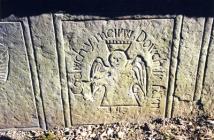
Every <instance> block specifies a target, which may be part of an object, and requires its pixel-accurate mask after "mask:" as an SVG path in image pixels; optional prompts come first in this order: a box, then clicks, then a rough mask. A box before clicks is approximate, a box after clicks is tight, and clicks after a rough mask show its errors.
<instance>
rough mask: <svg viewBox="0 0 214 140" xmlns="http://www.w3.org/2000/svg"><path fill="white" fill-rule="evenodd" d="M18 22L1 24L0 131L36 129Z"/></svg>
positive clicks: (22, 41)
mask: <svg viewBox="0 0 214 140" xmlns="http://www.w3.org/2000/svg"><path fill="white" fill-rule="evenodd" d="M27 56H28V54H27V52H26V46H25V41H24V36H23V29H22V26H21V23H18V22H16V23H14V22H7V23H2V22H1V23H0V120H1V121H0V128H10V127H23V126H25V127H38V126H39V122H38V118H37V111H36V107H35V101H34V95H33V87H32V81H31V80H32V79H31V78H32V77H31V72H30V67H29V61H28V57H27Z"/></svg>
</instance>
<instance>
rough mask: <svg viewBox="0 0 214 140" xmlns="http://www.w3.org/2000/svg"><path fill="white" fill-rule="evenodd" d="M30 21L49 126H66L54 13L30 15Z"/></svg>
mask: <svg viewBox="0 0 214 140" xmlns="http://www.w3.org/2000/svg"><path fill="white" fill-rule="evenodd" d="M29 22H30V29H31V36H32V40H33V46H34V53H35V59H36V65H37V72H38V79H39V84H40V89H41V94H42V98H43V102H44V103H43V104H44V113H45V116H46V123H47V128H52V127H54V126H64V119H63V117H62V116H63V107H62V100H61V86H60V78H59V68H58V56H57V49H56V41H55V35H54V27H53V18H52V15H50V14H43V15H40V16H34V17H30V20H29Z"/></svg>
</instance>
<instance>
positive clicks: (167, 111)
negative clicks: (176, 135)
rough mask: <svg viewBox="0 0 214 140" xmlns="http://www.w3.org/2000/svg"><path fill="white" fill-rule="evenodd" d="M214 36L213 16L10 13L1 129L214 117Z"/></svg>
mask: <svg viewBox="0 0 214 140" xmlns="http://www.w3.org/2000/svg"><path fill="white" fill-rule="evenodd" d="M213 35H214V29H213V18H211V17H209V18H204V17H201V18H196V17H186V16H183V15H176V16H171V15H166V16H141V15H134V16H124V17H117V18H114V19H113V18H105V17H99V16H81V15H80V16H78V15H69V14H41V15H37V16H31V17H23V18H20V17H19V18H17V17H15V16H10V17H8V18H5V19H2V20H1V22H0V128H2V129H5V128H14V127H16V128H23V129H24V128H32V127H34V128H38V127H41V128H44V129H47V128H54V127H70V126H71V125H75V124H97V123H114V122H126V121H129V122H141V121H144V120H148V119H149V118H151V117H173V116H182V117H187V116H188V117H190V116H191V115H195V114H194V113H198V111H199V112H200V111H202V112H203V113H206V114H208V115H209V116H210V117H213V116H214V114H213V112H214V105H213V101H214V99H213V81H214V79H213V44H214V43H213ZM121 137H122V136H121Z"/></svg>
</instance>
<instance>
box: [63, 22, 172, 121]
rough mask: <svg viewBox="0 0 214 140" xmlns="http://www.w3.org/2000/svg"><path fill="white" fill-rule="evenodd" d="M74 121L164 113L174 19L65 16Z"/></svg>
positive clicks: (122, 118) (67, 60) (132, 118)
mask: <svg viewBox="0 0 214 140" xmlns="http://www.w3.org/2000/svg"><path fill="white" fill-rule="evenodd" d="M62 31H63V39H64V40H61V41H62V42H64V47H65V53H66V54H65V56H66V59H65V60H66V71H67V75H68V77H67V79H68V88H69V94H70V96H71V97H70V98H71V108H72V121H73V124H82V123H87V124H88V123H89V124H90V123H107V122H108V123H109V122H117V121H126V120H129V121H135V122H136V121H140V120H144V119H145V118H148V117H154V116H164V111H165V103H166V95H167V80H168V73H169V62H170V51H171V48H170V45H171V40H172V31H173V19H149V18H148V19H141V20H131V19H130V20H108V21H106V20H95V21H92V20H91V21H62Z"/></svg>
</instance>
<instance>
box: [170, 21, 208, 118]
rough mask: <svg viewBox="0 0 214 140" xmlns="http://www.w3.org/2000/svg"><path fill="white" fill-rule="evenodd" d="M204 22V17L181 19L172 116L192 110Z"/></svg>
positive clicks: (186, 113)
mask: <svg viewBox="0 0 214 140" xmlns="http://www.w3.org/2000/svg"><path fill="white" fill-rule="evenodd" d="M204 22H205V19H204V18H188V17H184V19H183V26H182V29H181V30H182V32H181V40H180V44H179V45H180V51H179V56H178V60H179V62H178V67H177V79H176V88H175V94H174V107H173V110H174V112H173V115H174V116H181V115H183V116H186V115H188V114H190V113H191V111H192V110H193V98H194V93H195V86H196V77H197V70H198V61H199V57H200V49H201V43H202V36H203V31H204Z"/></svg>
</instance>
